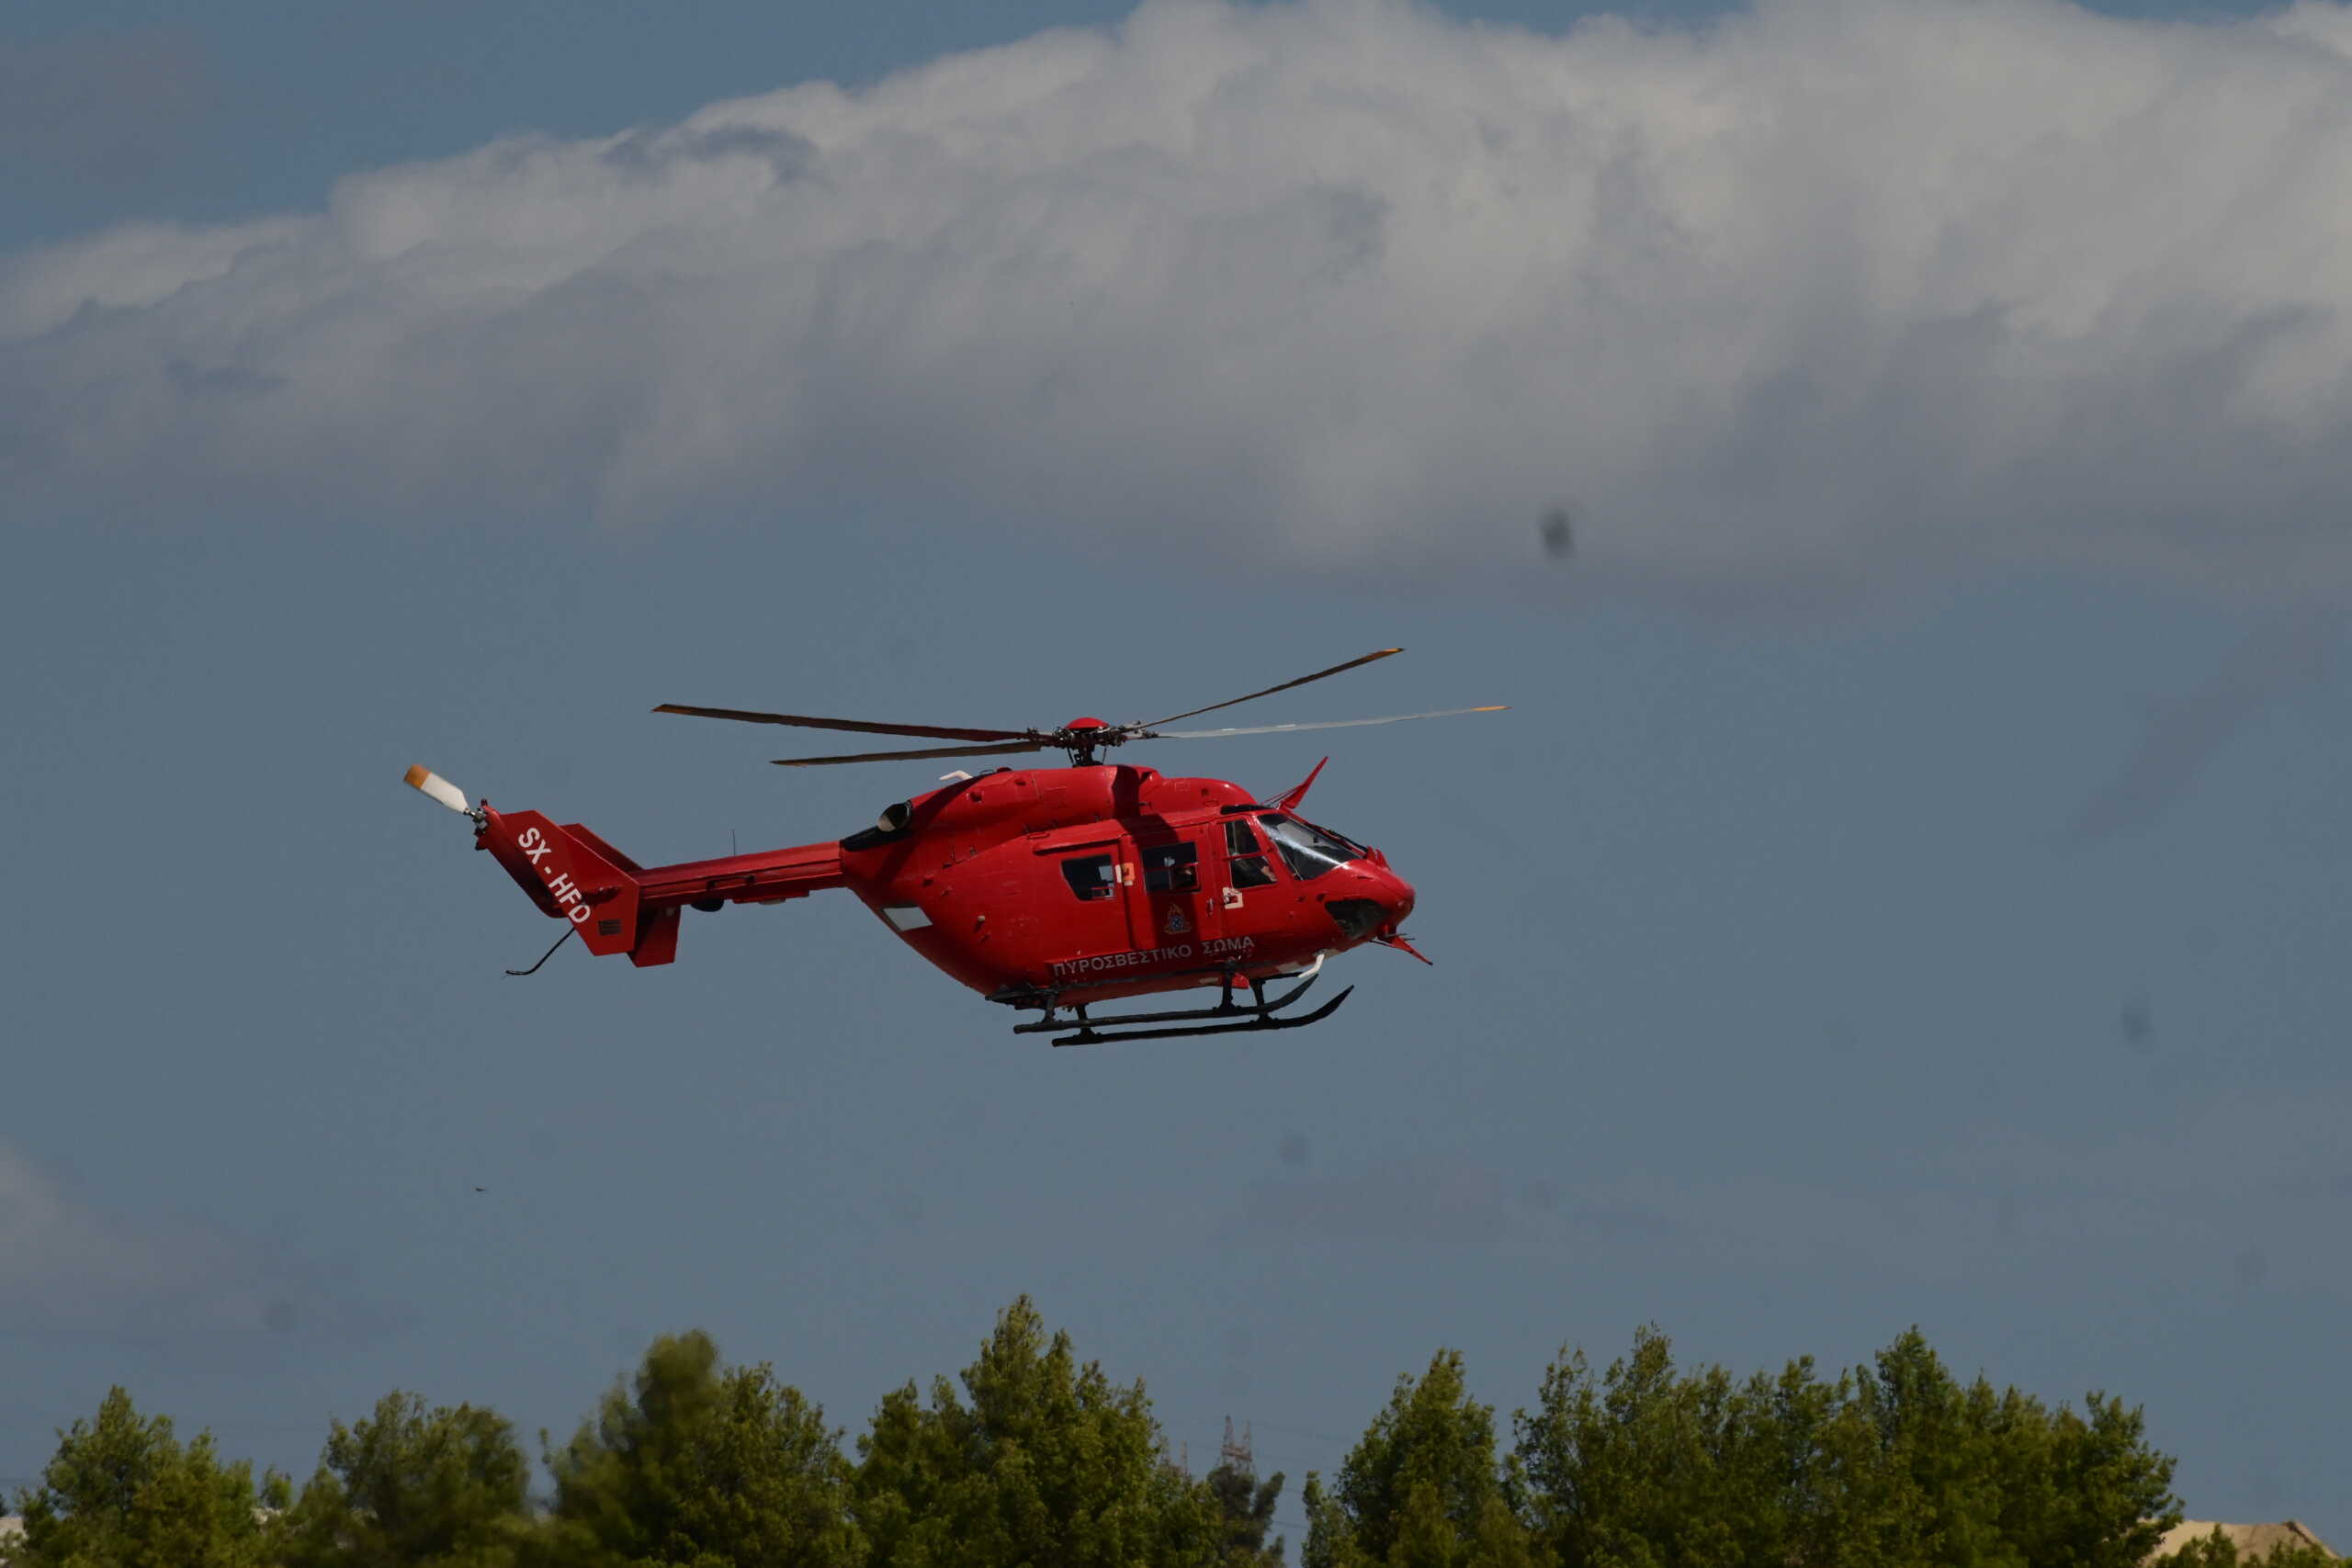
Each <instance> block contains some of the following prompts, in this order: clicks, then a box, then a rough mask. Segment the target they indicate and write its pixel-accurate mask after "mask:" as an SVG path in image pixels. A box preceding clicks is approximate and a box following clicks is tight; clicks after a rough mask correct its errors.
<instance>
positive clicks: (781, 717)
mask: <svg viewBox="0 0 2352 1568" xmlns="http://www.w3.org/2000/svg"><path fill="white" fill-rule="evenodd" d="M653 711H654V712H655V713H682V714H684V715H686V716H689V717H692V718H731V719H736V720H738V721H740V722H741V723H744V724H792V725H797V726H799V727H800V728H803V729H853V730H855V731H857V732H858V733H859V734H861V735H927V736H930V737H932V738H933V739H938V740H1029V739H1035V738H1036V733H1037V732H1036V731H1035V730H1034V729H958V728H955V727H954V726H952V725H944V724H868V723H867V722H866V721H865V720H864V719H862V718H810V717H809V716H808V715H807V714H798V713H759V712H756V711H754V710H752V709H751V708H697V707H687V706H685V705H682V704H679V703H663V704H662V705H661V706H660V707H657V708H655V709H654V710H653Z"/></svg>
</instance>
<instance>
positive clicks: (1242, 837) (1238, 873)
mask: <svg viewBox="0 0 2352 1568" xmlns="http://www.w3.org/2000/svg"><path fill="white" fill-rule="evenodd" d="M1225 854H1226V869H1227V871H1228V872H1229V873H1230V874H1232V878H1233V886H1236V887H1272V886H1273V885H1274V880H1275V878H1274V868H1273V867H1272V866H1271V865H1268V864H1267V863H1266V856H1265V853H1264V852H1263V851H1262V850H1261V848H1260V847H1259V844H1258V835H1257V834H1255V833H1253V832H1251V831H1250V824H1249V823H1247V822H1244V821H1243V820H1242V819H1241V818H1238V817H1228V818H1226V819H1225Z"/></svg>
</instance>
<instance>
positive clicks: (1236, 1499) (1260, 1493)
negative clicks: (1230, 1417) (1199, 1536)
mask: <svg viewBox="0 0 2352 1568" xmlns="http://www.w3.org/2000/svg"><path fill="white" fill-rule="evenodd" d="M1227 1435H1228V1436H1230V1435H1231V1434H1230V1430H1229V1429H1228V1432H1227ZM1201 1484H1202V1485H1204V1486H1205V1487H1207V1488H1208V1493H1209V1495H1210V1497H1212V1498H1213V1499H1215V1500H1216V1508H1217V1514H1218V1517H1220V1518H1221V1519H1222V1520H1223V1521H1224V1529H1223V1530H1222V1531H1221V1532H1220V1534H1219V1537H1218V1540H1217V1558H1216V1560H1217V1562H1219V1563H1220V1564H1221V1565H1224V1568H1260V1565H1261V1564H1262V1565H1263V1568H1274V1565H1275V1564H1278V1563H1280V1562H1282V1560H1283V1539H1282V1537H1280V1536H1276V1537H1275V1538H1274V1542H1273V1544H1272V1546H1269V1545H1267V1544H1266V1532H1267V1531H1268V1530H1270V1529H1272V1528H1273V1525H1274V1506H1275V1503H1276V1501H1277V1500H1278V1499H1279V1498H1280V1497H1281V1496H1282V1495H1283V1472H1281V1471H1279V1470H1278V1471H1276V1472H1274V1473H1273V1474H1272V1476H1270V1477H1268V1478H1267V1479H1266V1480H1264V1481H1260V1480H1259V1479H1258V1476H1257V1472H1255V1471H1253V1470H1252V1469H1250V1467H1249V1466H1247V1465H1237V1464H1233V1463H1230V1462H1228V1461H1219V1462H1218V1464H1217V1467H1216V1469H1215V1470H1212V1471H1210V1472H1208V1474H1206V1475H1205V1476H1203V1477H1202V1478H1201Z"/></svg>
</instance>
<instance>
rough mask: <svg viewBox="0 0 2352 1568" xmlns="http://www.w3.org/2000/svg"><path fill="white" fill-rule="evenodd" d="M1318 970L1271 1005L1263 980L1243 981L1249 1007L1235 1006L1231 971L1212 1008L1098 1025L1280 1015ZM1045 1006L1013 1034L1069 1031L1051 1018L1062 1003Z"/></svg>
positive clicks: (1075, 1007)
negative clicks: (1247, 989)
mask: <svg viewBox="0 0 2352 1568" xmlns="http://www.w3.org/2000/svg"><path fill="white" fill-rule="evenodd" d="M1321 969H1322V965H1321V964H1317V965H1316V966H1315V968H1314V969H1310V970H1308V971H1307V973H1306V978H1305V979H1303V980H1301V981H1299V983H1298V984H1297V985H1295V986H1293V987H1291V988H1290V989H1289V990H1287V991H1284V992H1283V994H1282V995H1281V996H1279V997H1276V998H1274V999H1273V1000H1272V1001H1268V1000H1267V999H1266V983H1265V982H1264V981H1263V980H1256V979H1252V980H1244V981H1243V982H1242V983H1243V984H1244V985H1246V986H1248V987H1250V997H1251V998H1252V999H1251V1001H1250V1005H1248V1006H1244V1007H1236V1006H1235V1005H1234V1002H1233V982H1234V980H1235V978H1236V976H1235V975H1234V973H1233V971H1232V970H1230V969H1227V971H1226V972H1225V974H1224V976H1223V982H1224V987H1225V994H1224V998H1223V999H1222V1000H1220V1001H1219V1002H1218V1003H1217V1004H1216V1006H1215V1007H1213V1008H1185V1009H1182V1010H1179V1011H1175V1012H1135V1013H1129V1014H1127V1015H1126V1016H1125V1018H1106V1019H1103V1020H1102V1021H1103V1023H1106V1024H1117V1023H1179V1022H1182V1021H1187V1020H1190V1019H1195V1018H1239V1017H1242V1016H1244V1015H1246V1014H1258V1013H1270V1012H1280V1011H1281V1010H1283V1009H1284V1008H1286V1007H1288V1006H1290V1004H1291V1003H1293V1002H1295V1001H1296V1000H1298V998H1301V997H1303V996H1305V995H1306V987H1309V986H1312V985H1313V984H1315V982H1316V979H1317V976H1318V974H1319V972H1320V971H1321ZM1044 1006H1045V1010H1046V1016H1045V1017H1044V1018H1042V1019H1040V1020H1038V1021H1036V1022H1035V1023H1016V1024H1014V1025H1013V1026H1012V1032H1013V1033H1015V1034H1044V1033H1046V1032H1050V1031H1053V1030H1057V1029H1068V1028H1069V1022H1068V1021H1065V1020H1062V1019H1058V1018H1056V1017H1055V1016H1054V1015H1055V1014H1056V1013H1057V1012H1058V1011H1060V1010H1061V1008H1062V1006H1063V1003H1062V1002H1061V1001H1060V1000H1059V999H1057V998H1056V999H1048V1000H1047V1001H1046V1003H1045V1004H1044ZM1069 1009H1070V1010H1071V1011H1072V1012H1075V1013H1076V1014H1078V1021H1079V1023H1080V1024H1081V1025H1085V1024H1086V1023H1087V1017H1086V1003H1084V1002H1071V1003H1069Z"/></svg>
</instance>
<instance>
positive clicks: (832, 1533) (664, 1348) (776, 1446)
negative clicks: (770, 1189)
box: [542, 1333, 865, 1568]
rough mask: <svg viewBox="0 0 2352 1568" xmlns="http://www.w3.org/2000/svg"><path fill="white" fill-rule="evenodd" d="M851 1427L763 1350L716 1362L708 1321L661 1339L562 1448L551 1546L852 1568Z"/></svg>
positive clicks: (652, 1560)
mask: <svg viewBox="0 0 2352 1568" xmlns="http://www.w3.org/2000/svg"><path fill="white" fill-rule="evenodd" d="M840 1438H841V1434H840V1433H839V1432H838V1431H836V1430H831V1429H829V1428H828V1427H826V1426H825V1413H824V1411H823V1409H822V1408H821V1407H820V1406H818V1405H816V1404H811V1403H809V1400H808V1399H806V1398H805V1397H804V1396H803V1395H802V1394H801V1393H800V1391H799V1390H798V1389H796V1388H791V1387H787V1386H786V1385H784V1384H781V1383H779V1382H776V1380H775V1372H774V1371H773V1370H772V1369H771V1368H770V1367H769V1366H768V1365H767V1364H766V1363H764V1362H763V1363H762V1364H760V1365H758V1366H753V1367H729V1368H726V1369H724V1370H723V1371H722V1370H721V1369H720V1367H719V1365H718V1347H717V1346H715V1345H714V1344H712V1343H711V1340H710V1337H709V1336H708V1335H706V1334H702V1333H692V1334H685V1335H681V1336H677V1337H668V1336H665V1337H662V1338H660V1339H657V1340H655V1341H654V1342H653V1345H652V1347H651V1348H650V1349H648V1350H647V1351H646V1353H645V1361H644V1364H643V1365H642V1366H641V1367H640V1368H639V1371H638V1373H637V1379H636V1386H635V1392H634V1393H633V1394H632V1393H631V1392H630V1391H629V1390H628V1388H626V1387H623V1386H618V1385H616V1387H615V1388H614V1389H613V1390H612V1392H611V1393H607V1394H606V1395H605V1400H604V1404H603V1405H602V1406H601V1408H600V1409H599V1410H598V1412H597V1417H596V1419H595V1420H594V1422H591V1423H583V1424H582V1427H581V1428H580V1431H579V1433H578V1435H577V1436H575V1437H574V1438H572V1439H571V1443H570V1444H569V1445H568V1446H567V1447H565V1448H564V1449H563V1450H561V1451H560V1452H555V1453H550V1454H549V1455H548V1468H549V1469H550V1470H552V1471H553V1472H554V1474H555V1485H556V1495H555V1518H554V1522H553V1526H552V1529H551V1533H550V1536H549V1539H548V1541H547V1542H545V1543H544V1545H543V1547H542V1550H543V1551H545V1552H546V1553H547V1554H548V1556H550V1557H551V1558H553V1559H555V1560H556V1561H559V1562H564V1563H567V1564H570V1563H583V1564H600V1565H601V1564H615V1565H617V1564H631V1565H651V1564H681V1565H684V1564H691V1565H693V1568H854V1565H855V1564H857V1563H859V1562H862V1561H863V1560H864V1555H865V1554H864V1551H863V1549H862V1546H861V1543H860V1541H859V1540H858V1536H857V1531H856V1529H855V1528H854V1525H853V1524H852V1523H851V1521H850V1518H849V1516H848V1502H849V1482H850V1473H851V1472H850V1466H849V1461H848V1460H847V1459H846V1458H845V1457H843V1455H842V1450H841V1447H840Z"/></svg>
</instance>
